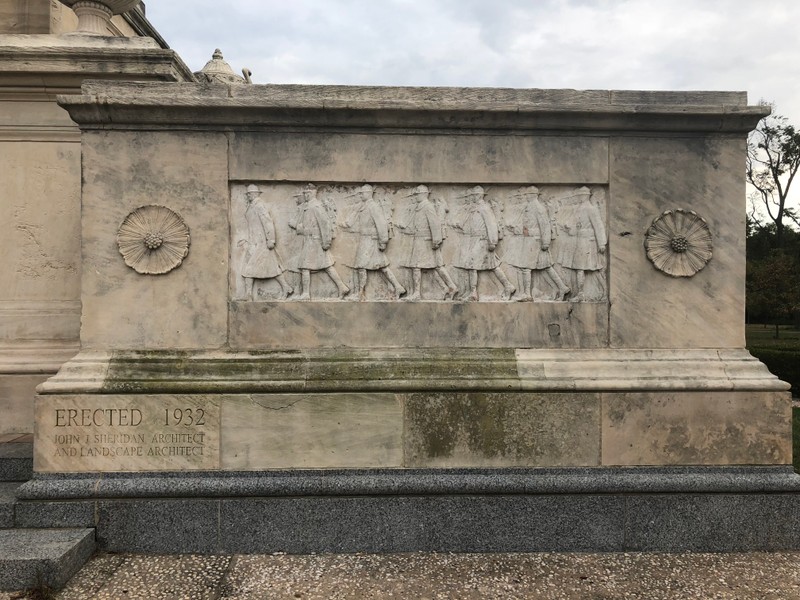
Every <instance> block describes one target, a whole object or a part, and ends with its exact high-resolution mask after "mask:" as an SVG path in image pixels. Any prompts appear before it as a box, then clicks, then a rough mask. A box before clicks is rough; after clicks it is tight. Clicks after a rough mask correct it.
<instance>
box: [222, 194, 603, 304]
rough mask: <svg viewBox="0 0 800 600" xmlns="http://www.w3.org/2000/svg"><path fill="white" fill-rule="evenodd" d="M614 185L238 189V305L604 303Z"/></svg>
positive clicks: (234, 226) (234, 278)
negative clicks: (608, 207) (310, 302)
mask: <svg viewBox="0 0 800 600" xmlns="http://www.w3.org/2000/svg"><path fill="white" fill-rule="evenodd" d="M606 245H607V235H606V193H605V187H603V186H594V187H592V188H589V187H586V186H580V185H572V186H554V185H548V186H541V187H537V186H535V185H525V186H507V185H504V186H482V185H475V186H465V185H432V186H428V185H426V184H424V183H418V184H409V185H396V184H394V185H384V184H379V183H353V184H322V183H296V184H284V183H273V182H251V183H244V184H234V185H232V186H231V270H232V272H231V295H232V298H233V299H234V300H238V301H245V302H248V301H256V302H258V301H287V302H295V301H304V300H313V301H354V302H358V301H361V302H363V301H377V302H419V301H423V302H602V301H605V300H606V299H607V285H606V263H607V259H606Z"/></svg>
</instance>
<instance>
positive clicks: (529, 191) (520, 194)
mask: <svg viewBox="0 0 800 600" xmlns="http://www.w3.org/2000/svg"><path fill="white" fill-rule="evenodd" d="M541 193H542V192H540V191H539V188H538V187H536V186H535V185H531V186H528V187H526V188H523V189H521V190H519V191H517V193H516V194H511V197H512V198H527V197H528V196H540V195H541Z"/></svg>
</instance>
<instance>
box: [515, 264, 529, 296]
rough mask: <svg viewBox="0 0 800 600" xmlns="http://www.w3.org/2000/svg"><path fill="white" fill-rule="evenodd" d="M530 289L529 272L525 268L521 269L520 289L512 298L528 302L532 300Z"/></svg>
mask: <svg viewBox="0 0 800 600" xmlns="http://www.w3.org/2000/svg"><path fill="white" fill-rule="evenodd" d="M530 289H531V272H530V271H529V270H527V269H525V270H524V271H522V290H521V291H520V293H518V294H517V295H516V296H514V300H516V301H517V302H530V301H531V300H533V296H531V294H530Z"/></svg>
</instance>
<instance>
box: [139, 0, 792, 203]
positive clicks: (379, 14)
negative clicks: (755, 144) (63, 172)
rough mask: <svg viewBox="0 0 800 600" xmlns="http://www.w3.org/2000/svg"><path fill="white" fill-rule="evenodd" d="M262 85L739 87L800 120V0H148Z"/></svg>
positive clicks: (170, 29)
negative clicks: (246, 70)
mask: <svg viewBox="0 0 800 600" xmlns="http://www.w3.org/2000/svg"><path fill="white" fill-rule="evenodd" d="M146 4H147V16H148V18H149V19H150V21H151V22H152V23H153V24H154V25H155V27H156V28H157V29H158V30H159V31H160V32H161V34H162V35H163V36H164V38H165V39H166V40H167V42H168V43H169V44H170V46H171V47H172V48H174V49H175V50H176V51H177V52H178V53H179V54H180V55H181V57H182V58H183V59H184V61H185V62H186V63H187V64H188V65H189V67H190V68H191V69H192V70H193V71H198V70H200V69H201V68H202V67H203V65H204V64H205V63H206V61H208V60H209V59H210V58H211V54H212V52H213V51H214V48H220V49H222V52H223V54H224V56H225V59H226V60H227V61H228V63H229V64H230V65H231V66H232V67H233V68H234V70H235V71H236V72H237V73H239V72H241V68H242V67H249V68H250V69H251V70H252V71H253V81H254V83H312V84H321V83H330V84H363V85H434V86H497V87H521V88H527V87H532V88H574V89H648V90H736V91H746V92H748V98H749V101H750V104H757V103H759V101H766V102H769V103H774V105H775V107H776V112H778V113H780V114H783V115H785V116H787V117H788V118H789V119H790V121H791V122H793V123H795V124H796V125H800V1H799V0H147V2H146ZM795 197H797V196H795Z"/></svg>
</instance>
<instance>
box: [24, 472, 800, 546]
mask: <svg viewBox="0 0 800 600" xmlns="http://www.w3.org/2000/svg"><path fill="white" fill-rule="evenodd" d="M18 496H19V498H20V502H19V504H18V505H17V509H16V510H17V521H18V525H19V526H25V524H26V523H38V524H39V526H40V527H41V526H51V527H56V526H57V527H65V526H70V527H95V528H96V530H97V540H98V546H99V548H100V549H102V550H105V551H111V552H145V553H205V554H213V553H220V554H231V553H245V554H246V553H266V552H289V553H315V552H414V551H428V552H537V551H559V552H623V551H630V552H635V551H657V552H678V551H697V552H739V551H774V550H796V549H800V476H798V475H797V474H795V473H794V472H793V471H792V469H791V468H789V467H658V468H656V467H639V468H602V469H599V468H592V469H583V468H574V469H511V470H509V469H503V470H494V469H491V470H474V469H469V470H449V469H448V470H366V471H365V470H337V471H328V470H326V471H320V470H314V471H295V472H285V471H278V472H275V471H273V472H260V473H251V472H248V473H243V472H196V473H178V472H172V473H158V474H155V473H149V474H145V473H138V474H127V473H126V474H102V475H99V474H83V475H71V476H67V475H38V476H36V477H35V478H34V479H33V480H32V481H30V482H28V483H26V484H25V485H23V487H22V488H21V489H20V490H19V492H18Z"/></svg>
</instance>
